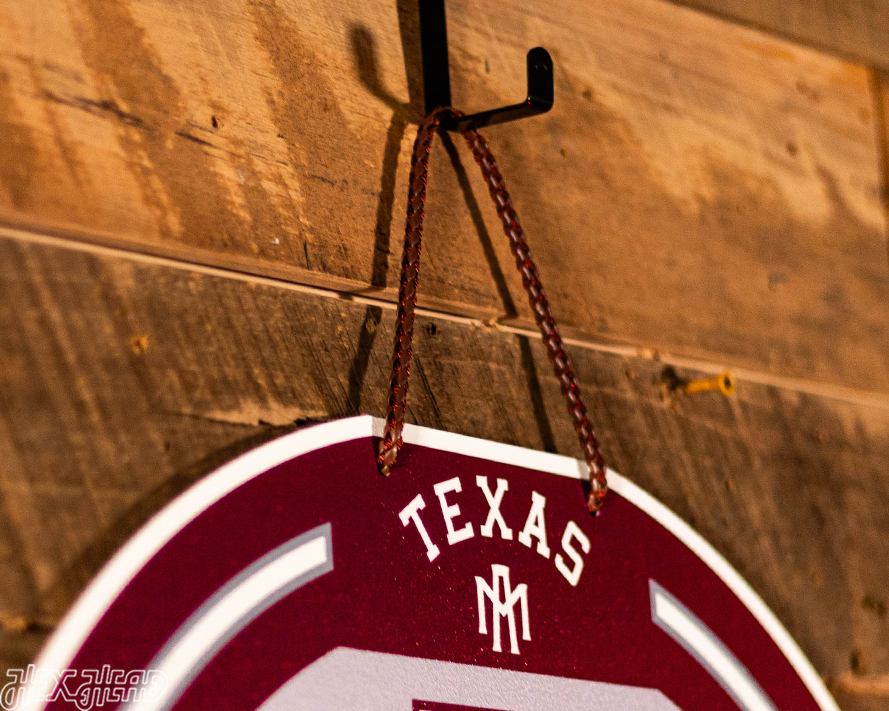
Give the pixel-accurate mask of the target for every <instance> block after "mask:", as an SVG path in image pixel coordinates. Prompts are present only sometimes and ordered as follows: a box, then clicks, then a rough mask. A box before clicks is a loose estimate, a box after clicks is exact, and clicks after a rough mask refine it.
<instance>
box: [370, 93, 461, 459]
mask: <svg viewBox="0 0 889 711" xmlns="http://www.w3.org/2000/svg"><path fill="white" fill-rule="evenodd" d="M447 113H449V109H437V110H435V111H433V112H432V113H431V114H429V115H428V116H427V117H426V119H425V120H424V121H423V123H422V124H420V130H419V131H417V138H416V140H415V141H414V152H413V154H412V156H411V175H410V181H409V183H408V189H407V223H406V224H405V228H404V255H403V256H402V259H401V286H400V287H399V289H398V317H397V322H396V325H395V352H394V355H393V356H392V379H391V382H390V384H389V406H388V411H387V413H386V429H385V432H384V433H383V439H382V440H381V441H380V448H379V454H378V456H377V467H379V469H380V473H381V474H384V475H388V474H389V470H390V469H391V468H392V466H393V465H394V464H395V460H396V458H397V457H398V451H399V450H400V449H401V445H402V444H404V442H403V441H402V438H401V432H402V430H403V428H404V411H405V408H406V407H407V387H408V377H409V376H410V374H411V356H412V355H413V350H412V348H411V342H412V341H413V338H414V308H415V307H416V306H417V283H418V281H419V278H420V247H421V246H422V244H421V238H422V236H423V213H424V212H425V209H426V175H427V173H428V172H429V150H430V149H431V148H432V139H433V138H434V137H435V131H436V130H437V129H438V125H439V124H440V123H441V120H442V118H443V117H444V116H445V115H446V114H447Z"/></svg>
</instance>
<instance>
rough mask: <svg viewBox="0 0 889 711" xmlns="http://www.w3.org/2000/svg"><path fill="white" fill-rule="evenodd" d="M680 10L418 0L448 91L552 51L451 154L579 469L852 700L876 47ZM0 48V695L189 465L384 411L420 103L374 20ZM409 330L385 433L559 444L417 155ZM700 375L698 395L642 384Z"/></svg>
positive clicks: (852, 706)
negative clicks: (680, 544)
mask: <svg viewBox="0 0 889 711" xmlns="http://www.w3.org/2000/svg"><path fill="white" fill-rule="evenodd" d="M693 4H695V5H698V6H700V7H703V8H704V9H706V10H708V11H711V12H713V13H714V14H706V13H703V12H701V11H699V10H697V9H692V8H688V7H685V6H680V5H676V4H670V3H668V2H665V1H664V0H609V2H599V1H598V0H596V1H594V2H586V1H583V2H582V1H580V0H549V1H548V2H536V1H534V0H514V1H512V2H508V3H507V2H504V1H501V0H492V1H491V2H486V3H472V2H468V1H467V0H450V2H449V3H448V12H449V32H450V41H451V63H452V75H453V76H452V83H453V93H454V98H455V102H456V103H457V105H458V106H459V107H460V108H464V109H466V110H475V109H481V108H488V107H490V106H493V105H497V104H502V103H506V102H508V101H514V100H516V99H518V98H519V97H520V96H521V95H522V90H523V83H524V60H523V57H524V52H525V51H526V50H527V49H528V48H530V47H532V46H535V45H543V46H545V47H547V48H548V49H549V50H550V51H551V53H552V54H553V57H554V60H555V66H556V106H555V108H554V109H553V111H552V112H551V113H550V114H548V115H546V116H545V117H539V118H535V119H533V120H527V121H523V122H520V123H517V124H513V125H505V126H500V127H494V128H491V129H490V130H489V131H487V132H486V135H487V137H488V138H489V141H490V143H491V144H492V147H493V149H494V150H495V152H496V153H497V155H498V158H499V159H500V161H501V164H502V168H503V172H504V174H505V175H506V177H507V180H508V184H509V186H510V188H511V191H512V193H513V195H514V199H515V202H516V204H517V207H518V210H519V213H520V215H521V216H522V219H523V222H524V224H525V227H526V230H527V232H528V235H529V241H530V244H531V248H532V250H533V251H534V252H535V255H536V258H537V260H538V263H539V267H540V270H541V272H542V276H543V278H544V281H545V285H546V288H547V291H548V294H549V296H550V299H551V301H552V303H553V307H554V310H555V311H556V315H557V317H558V319H559V321H560V323H561V324H562V326H563V330H564V331H565V332H566V334H568V335H570V337H571V339H572V341H571V344H572V355H573V357H574V359H575V361H576V365H577V369H578V371H579V375H580V378H581V381H582V384H583V386H584V390H585V392H586V393H587V398H588V400H589V404H590V406H591V410H592V414H593V419H594V422H595V423H596V425H597V427H598V429H599V430H600V432H601V435H602V440H603V444H604V450H605V453H606V455H607V457H608V460H609V463H610V464H611V466H612V467H613V468H615V469H617V470H619V471H621V472H622V473H624V474H625V475H627V476H628V477H629V478H631V479H632V480H634V481H636V482H638V483H640V484H641V485H642V486H644V487H645V488H646V489H648V490H649V491H651V492H652V493H654V494H655V495H656V496H658V497H659V498H660V499H661V500H663V501H664V502H665V503H666V504H668V505H669V506H670V507H671V508H673V509H674V510H675V511H677V512H678V513H679V514H680V515H681V516H682V517H683V518H685V519H686V520H688V521H689V522H691V523H692V524H693V525H694V526H695V527H696V528H697V529H698V530H699V531H700V532H701V533H702V534H703V535H704V536H705V537H706V538H708V539H709V540H710V541H712V542H713V543H714V545H715V546H716V547H717V548H718V549H719V550H720V551H721V552H722V553H723V554H724V555H725V556H726V557H727V558H728V559H729V560H730V561H731V562H732V563H733V564H734V565H735V566H736V567H737V568H738V569H739V570H740V572H741V573H742V574H743V575H744V576H745V577H746V578H747V579H748V580H749V581H750V582H751V583H752V585H753V587H754V588H755V589H756V590H757V591H758V592H759V593H760V594H761V595H762V596H763V598H764V599H765V600H766V602H767V603H768V604H769V605H770V606H771V607H772V608H773V609H774V610H775V612H776V613H777V614H778V616H779V618H780V619H781V620H782V622H783V623H784V624H785V625H786V626H787V627H788V629H789V630H790V632H791V633H792V634H793V635H794V636H795V637H796V639H797V640H798V641H799V642H800V644H801V646H802V648H803V649H804V651H805V652H806V653H807V654H808V655H809V657H810V659H811V660H812V661H813V663H814V664H815V666H816V668H817V669H818V671H819V672H820V673H821V674H822V675H823V676H824V677H825V678H826V679H827V680H828V682H829V684H830V685H831V688H832V689H833V690H834V692H835V694H836V696H837V698H838V701H839V702H840V704H841V706H842V707H843V708H844V709H846V710H848V711H855V710H858V709H862V710H863V709H883V710H885V709H889V618H887V606H889V572H887V567H889V467H887V461H889V337H887V329H886V318H887V313H889V310H887V307H889V260H887V221H886V200H885V194H886V193H885V189H886V175H887V170H886V165H887V150H886V145H887V142H886V123H885V117H886V116H887V115H889V104H887V99H886V97H887V96H889V92H887V87H889V84H887V83H886V81H885V78H884V75H883V74H881V71H882V69H885V68H887V67H889V62H887V61H886V59H887V57H889V50H887V46H886V43H885V36H886V34H885V33H883V34H879V35H878V34H874V35H873V36H871V35H870V34H867V33H869V32H871V31H872V27H876V26H878V25H876V24H873V23H877V22H878V20H879V21H882V22H883V23H884V25H883V26H885V24H886V23H889V20H887V18H886V17H885V16H884V14H881V12H882V11H880V10H879V8H876V7H870V6H869V5H867V6H865V4H864V3H858V2H852V1H851V0H844V2H843V3H840V4H842V5H843V7H846V8H847V9H848V13H847V14H848V16H849V17H852V14H854V12H858V13H859V15H860V16H861V17H862V18H864V19H858V20H856V19H855V18H852V19H850V20H848V22H847V24H844V25H838V27H839V29H838V30H837V31H836V32H834V33H829V32H825V31H823V30H824V27H826V26H827V23H828V20H824V21H820V22H821V24H818V22H816V21H815V19H812V18H811V17H810V15H811V13H809V12H808V8H807V3H806V2H805V1H804V0H794V2H791V3H780V4H779V3H777V2H773V3H771V4H769V2H767V0H760V1H759V2H754V3H745V4H741V3H733V2H732V1H731V0H695V2H694V3H693ZM838 5H839V4H838ZM819 7H820V5H819ZM793 8H795V9H793ZM826 8H827V6H826V5H825V7H824V8H822V10H823V12H822V14H821V15H819V17H822V16H823V17H828V18H829V17H832V15H830V13H831V12H834V10H828V9H826ZM861 8H865V9H861ZM867 8H870V9H867ZM865 10H867V11H866V12H865ZM794 13H795V14H794ZM850 13H852V14H850ZM868 13H870V14H868ZM815 15H817V13H815ZM855 17H858V15H856V16H855ZM805 18H809V20H808V21H807V22H808V24H807V22H804V21H803V20H804V19H805ZM875 18H876V19H875ZM880 18H882V19H881V20H880ZM816 19H817V18H816ZM811 27H816V28H817V27H820V28H821V33H820V34H819V33H818V32H815V31H814V30H812V29H811ZM848 28H852V29H848ZM869 28H871V29H869ZM873 31H874V32H876V30H873ZM856 32H858V34H856ZM861 33H865V34H861ZM865 35H866V36H867V38H869V39H863V38H864V37H865ZM0 37H2V39H3V42H2V43H0V580H2V581H3V584H2V585H0V623H2V625H0V628H2V629H0V667H5V668H8V667H18V666H22V665H24V664H26V663H27V662H28V661H30V660H31V659H32V658H33V656H34V654H35V653H36V651H37V649H38V647H39V645H40V643H41V642H42V641H43V639H44V638H45V636H46V634H47V633H48V632H49V631H51V629H52V627H53V626H54V625H55V624H56V623H57V621H58V620H59V618H60V617H61V615H63V614H64V612H65V611H66V609H67V608H68V607H69V606H70V604H71V602H72V601H73V600H74V598H75V597H76V595H77V594H78V593H79V591H80V590H82V589H83V587H84V585H85V584H86V583H87V582H88V581H89V579H90V577H91V576H92V575H93V574H94V573H95V572H96V570H97V569H98V568H99V567H100V566H101V565H102V563H103V562H104V561H105V560H107V558H108V557H109V556H110V555H111V554H112V553H113V551H114V550H115V549H116V547H117V546H118V545H119V544H120V543H121V542H122V541H123V540H124V539H125V538H126V537H127V536H128V535H130V534H131V533H132V532H133V531H134V530H135V528H136V527H138V525H139V524H140V523H141V522H142V521H144V520H145V519H146V518H147V517H148V516H150V515H151V514H152V513H153V512H154V511H156V510H157V509H158V508H159V507H160V506H162V505H163V504H164V503H165V502H166V501H168V500H169V499H170V497H172V496H173V495H175V494H176V493H177V492H179V491H181V490H182V489H183V488H184V487H186V486H187V485H188V484H189V483H191V482H193V481H194V480H195V479H196V478H198V477H200V476H202V475H204V474H206V473H207V472H209V471H211V470H212V469H213V468H215V467H216V466H218V465H219V464H220V463H222V462H224V461H226V460H227V459H229V458H230V457H232V456H234V455H235V454H236V453H238V452H240V451H243V450H244V449H246V448H249V447H251V446H254V445H255V444H257V443H259V442H262V441H266V440H268V439H270V438H272V437H275V436H277V435H279V434H281V433H282V432H285V431H287V430H289V429H292V428H294V427H299V426H301V425H304V424H305V423H308V422H316V421H320V420H326V419H329V418H335V417H342V416H345V415H351V414H355V413H358V412H369V413H372V414H377V415H380V414H382V413H383V411H384V406H385V400H386V393H385V383H386V379H387V372H388V368H389V358H390V355H391V339H392V330H393V323H392V322H393V319H394V311H393V304H392V302H393V299H394V296H395V290H396V287H397V282H398V278H397V273H398V267H399V262H400V260H399V250H400V244H399V242H400V232H401V229H402V224H403V223H402V220H403V213H404V201H405V193H406V176H407V169H408V164H409V159H410V148H411V143H412V140H413V135H414V133H415V131H416V123H417V122H418V120H419V119H420V114H421V107H422V86H421V82H420V64H419V47H418V35H417V14H416V8H415V6H414V5H413V3H412V2H410V0H395V1H394V2H393V0H349V1H348V2H342V3H329V2H324V1H322V0H192V1H191V2H177V1H176V0H71V1H69V2H63V1H62V0H31V1H30V2H28V3H19V2H15V1H14V0H3V1H2V2H0ZM788 38H790V39H788ZM802 42H805V43H807V44H803V43H802ZM420 304H421V305H422V306H423V307H424V315H423V316H422V318H421V322H420V328H419V331H418V343H417V348H416V351H417V353H418V358H417V361H416V369H415V376H414V381H413V388H412V391H411V403H410V405H411V406H410V413H409V414H410V420H411V421H413V422H417V423H419V424H423V425H428V426H432V427H438V428H442V429H446V430H451V431H456V432H461V433H465V434H470V435H474V436H479V437H486V438H490V439H495V440H499V441H503V442H508V443H513V444H519V445H522V446H528V447H534V448H539V449H547V450H551V451H558V452H561V453H565V454H571V455H575V456H577V455H579V451H578V450H577V444H576V441H575V439H574V435H573V432H572V431H571V427H570V424H569V422H568V418H567V415H566V414H565V412H564V405H563V403H562V402H561V400H560V394H559V389H558V385H557V383H556V382H555V381H554V379H553V378H552V376H551V373H550V369H549V364H548V362H547V361H546V356H545V353H544V351H543V349H542V346H541V344H540V342H539V339H538V338H537V337H536V336H535V334H534V330H533V322H532V321H531V317H530V312H529V310H528V307H527V305H526V303H525V297H524V294H523V290H522V286H521V281H520V279H519V278H518V275H517V273H515V270H514V268H513V266H512V258H511V256H510V254H509V250H508V245H507V243H506V240H505V238H504V237H503V235H502V232H501V230H500V227H499V225H498V221H497V217H496V214H495V213H494V211H493V209H492V207H491V206H490V205H489V200H488V198H487V195H486V192H485V188H484V186H483V184H482V183H481V180H480V177H479V175H478V174H477V170H476V168H475V166H474V164H473V161H472V159H471V156H470V155H468V153H467V151H466V150H465V147H463V146H462V145H461V142H460V141H455V140H453V139H447V138H446V139H445V140H444V141H443V142H441V143H438V144H436V147H435V148H434V150H433V156H432V167H431V177H430V192H429V200H428V221H427V231H426V242H425V246H424V253H423V267H422V278H421V290H420ZM723 367H730V368H731V369H732V371H733V372H734V373H735V374H736V376H737V377H738V381H739V384H738V393H737V396H736V397H735V398H733V399H725V398H723V397H722V396H721V395H719V394H715V393H706V394H701V395H696V396H680V395H676V394H675V393H674V394H671V393H670V392H668V391H667V390H666V389H665V388H664V386H663V381H664V372H665V369H667V368H673V369H675V370H676V372H677V373H678V374H679V375H680V376H681V377H697V376H699V375H705V374H709V373H716V372H719V371H720V370H721V369H722V368H723Z"/></svg>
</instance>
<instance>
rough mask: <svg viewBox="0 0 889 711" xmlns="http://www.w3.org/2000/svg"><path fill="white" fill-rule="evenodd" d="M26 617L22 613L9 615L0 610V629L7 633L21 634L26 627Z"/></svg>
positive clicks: (27, 624)
mask: <svg viewBox="0 0 889 711" xmlns="http://www.w3.org/2000/svg"><path fill="white" fill-rule="evenodd" d="M29 626H30V625H29V623H28V618H27V617H24V616H22V615H9V614H6V613H5V612H0V629H2V630H3V631H4V632H7V633H9V634H21V633H22V632H25V631H26V630H27V629H28V627H29Z"/></svg>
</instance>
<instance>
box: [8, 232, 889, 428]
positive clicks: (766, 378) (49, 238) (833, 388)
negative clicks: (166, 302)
mask: <svg viewBox="0 0 889 711" xmlns="http://www.w3.org/2000/svg"><path fill="white" fill-rule="evenodd" d="M0 238H3V239H10V240H18V241H21V242H29V243H32V244H41V245H47V246H52V247H58V248H61V249H69V250H74V251H79V252H85V253H89V254H95V255H99V256H105V257H116V258H118V259H127V260H130V261H133V262H138V263H140V264H149V265H153V266H161V267H167V268H170V269H179V270H181V271H189V272H195V273H198V274H205V275H207V276H214V277H219V278H223V279H231V280H234V281H241V282H247V283H252V284H260V285H264V286H271V287H275V288H278V289H285V290H289V291H298V292H301V293H306V294H312V295H315V296H318V297H321V298H327V299H339V300H342V301H351V302H354V303H358V304H365V305H368V306H378V307H380V308H382V309H386V310H389V311H395V309H396V307H397V305H396V304H395V303H394V302H392V301H386V300H384V299H379V298H373V297H371V296H365V295H360V294H355V293H350V292H345V291H338V290H336V289H331V288H323V287H317V286H308V285H305V284H299V283H296V282H292V281H287V280H285V279H277V278H274V277H267V276H258V275H254V274H250V273H247V272H241V271H235V270H232V269H224V268H221V267H215V266H209V265H206V264H201V263H197V262H190V261H187V260H184V259H176V258H172V257H164V256H158V255H154V254H146V253H143V252H137V251H132V250H129V249H122V248H119V247H109V246H103V245H98V244H93V243H90V242H81V241H78V240H73V239H68V238H65V237H60V236H55V235H50V234H42V233H39V232H37V231H33V230H23V229H18V228H14V227H6V226H3V225H0ZM416 313H417V314H420V315H423V316H428V317H430V318H437V319H441V320H443V321H451V322H454V323H461V324H465V325H467V326H474V327H477V328H488V329H491V330H494V331H500V332H503V333H512V334H516V335H521V336H526V337H528V338H536V339H539V338H540V337H541V336H540V332H539V331H537V330H536V329H531V328H521V327H516V326H510V325H506V324H503V323H499V322H497V321H494V320H490V321H485V320H482V319H478V318H472V317H469V316H462V315H460V314H453V313H447V312H444V311H436V310H433V309H428V308H423V307H420V306H418V307H417V309H416ZM564 341H565V343H566V344H567V345H569V346H572V347H575V348H586V349H589V350H592V351H598V352H601V353H610V354H613V355H617V356H623V357H626V358H644V359H646V360H653V361H657V362H660V363H663V364H664V365H671V366H674V367H677V368H685V369H688V370H695V371H698V372H700V373H704V374H709V375H715V374H718V373H722V372H725V371H727V370H730V371H731V372H732V374H733V375H734V376H735V379H736V380H738V381H743V382H748V383H754V384H756V385H765V386H770V387H775V388H781V389H784V390H790V391H793V392H797V393H802V394H806V395H815V396H819V397H825V398H831V399H834V400H840V401H843V402H848V403H852V404H856V405H864V406H867V407H875V408H879V409H883V410H889V395H886V394H883V393H879V392H872V391H867V390H859V389H856V388H849V387H845V386H842V385H831V384H829V383H821V382H817V381H813V380H806V379H804V378H793V377H789V376H782V375H773V374H771V373H765V372H762V371H757V370H751V369H749V368H741V367H735V366H731V365H729V364H727V363H716V362H712V361H705V360H700V359H696V358H688V357H683V356H681V355H673V354H670V353H666V352H664V351H663V350H658V349H655V348H647V347H644V346H619V345H612V344H608V343H598V342H595V341H591V340H582V339H576V338H565V339H564Z"/></svg>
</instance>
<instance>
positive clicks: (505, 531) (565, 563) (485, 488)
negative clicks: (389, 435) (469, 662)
mask: <svg viewBox="0 0 889 711" xmlns="http://www.w3.org/2000/svg"><path fill="white" fill-rule="evenodd" d="M475 485H476V487H478V489H480V490H481V492H482V493H483V494H484V496H485V500H486V501H487V504H488V513H487V517H486V519H485V522H484V524H482V525H481V526H479V527H478V533H479V534H480V535H481V536H482V537H483V538H494V537H495V535H496V536H499V537H500V538H501V539H502V540H505V541H512V540H514V538H515V539H516V540H517V542H518V543H519V544H521V545H523V546H525V547H526V548H530V549H532V550H536V552H537V553H538V554H539V555H540V556H542V557H543V558H546V559H547V560H550V559H552V561H553V564H554V566H555V569H556V570H557V571H558V572H559V573H560V574H561V575H562V576H563V577H564V578H565V580H566V581H567V582H568V584H569V585H570V586H572V587H576V586H577V584H578V583H579V582H580V576H581V574H582V573H583V567H584V559H583V556H584V555H585V554H587V553H589V551H590V540H589V538H588V537H587V536H586V534H585V533H584V532H583V531H581V529H580V527H579V526H578V525H577V523H575V522H574V521H568V522H567V524H566V525H565V527H564V529H563V533H562V537H561V542H560V546H561V549H560V550H559V551H558V552H556V554H555V555H554V556H553V555H552V551H551V550H550V547H549V544H548V542H547V529H546V516H545V511H546V497H545V496H543V495H541V494H540V493H538V492H536V491H532V492H531V496H530V501H529V502H528V513H527V516H526V517H525V523H524V526H523V527H522V530H521V532H520V533H519V534H518V536H517V537H516V536H514V531H513V529H512V528H510V527H509V526H508V525H507V523H506V521H505V520H504V518H503V514H502V513H501V510H500V509H501V506H502V504H503V499H504V496H505V495H506V493H507V492H508V491H509V482H508V481H507V480H506V479H500V478H498V479H496V482H495V486H494V491H493V493H492V491H491V484H490V481H489V478H488V477H486V476H476V477H475ZM462 492H463V483H462V482H461V480H460V477H453V478H450V479H446V480H444V481H440V482H438V483H437V484H435V485H433V487H432V493H433V494H434V496H435V497H436V498H437V499H438V504H439V507H440V508H441V516H442V517H443V519H444V524H445V530H446V532H447V536H446V537H445V540H444V541H438V542H436V541H433V540H432V537H431V536H430V535H429V531H428V529H427V526H426V523H425V522H424V516H426V515H436V514H433V513H431V512H427V513H426V514H421V512H422V511H424V510H425V509H426V499H425V498H424V497H423V494H422V493H419V494H417V495H416V496H415V497H414V498H413V499H412V500H411V501H410V503H408V504H407V506H405V507H404V508H403V509H402V510H401V512H400V513H399V514H398V517H399V519H400V520H401V523H402V525H403V526H404V527H406V528H413V529H414V531H415V532H416V534H417V537H418V542H419V543H420V544H421V545H422V546H424V548H425V551H426V557H427V558H428V559H429V562H430V563H431V562H432V561H434V560H435V559H436V558H438V556H439V555H441V554H442V547H443V546H445V545H447V546H448V548H450V547H451V546H454V545H457V544H458V543H461V542H463V541H467V540H469V539H471V538H474V537H475V535H476V529H475V527H474V525H473V522H472V521H467V520H465V517H464V516H463V513H462V511H461V509H460V504H459V495H460V494H461V493H462ZM495 530H496V534H495ZM489 580H490V582H488V580H486V579H485V578H484V577H482V576H480V575H476V576H475V587H476V593H477V599H478V632H479V634H482V635H488V634H490V635H491V648H492V650H493V651H494V652H503V651H504V649H505V648H507V649H508V650H509V652H510V653H512V654H516V655H518V654H521V647H520V645H519V641H520V640H521V641H523V642H530V641H531V639H532V638H531V620H530V619H529V604H528V599H529V596H530V595H532V594H533V593H532V592H531V591H530V590H529V587H528V584H527V583H524V582H523V583H518V584H515V586H514V587H513V581H512V579H511V577H510V569H509V567H508V566H506V565H502V564H500V563H492V564H491V572H490V578H489ZM470 582H471V581H470ZM489 606H490V616H489V615H488V607H489ZM489 618H490V625H489V624H488V620H489ZM503 623H505V630H506V631H505V633H504V632H503V630H502V628H501V624H503ZM505 635H508V637H509V640H508V645H506V646H504V643H503V642H504V636H505Z"/></svg>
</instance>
